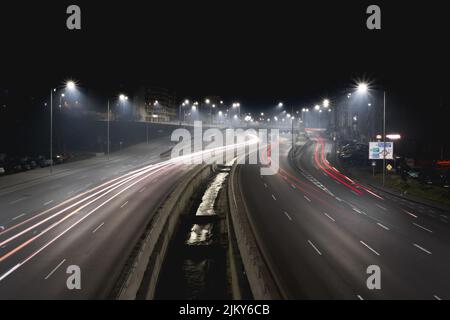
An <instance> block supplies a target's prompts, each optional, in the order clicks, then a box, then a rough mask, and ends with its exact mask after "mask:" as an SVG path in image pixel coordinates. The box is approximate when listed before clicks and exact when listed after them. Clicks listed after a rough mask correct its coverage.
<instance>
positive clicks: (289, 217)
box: [284, 211, 292, 221]
mask: <svg viewBox="0 0 450 320" xmlns="http://www.w3.org/2000/svg"><path fill="white" fill-rule="evenodd" d="M284 214H285V215H286V217H287V218H288V219H289V220H290V221H292V218H291V216H290V215H289V213H287V212H286V211H284Z"/></svg>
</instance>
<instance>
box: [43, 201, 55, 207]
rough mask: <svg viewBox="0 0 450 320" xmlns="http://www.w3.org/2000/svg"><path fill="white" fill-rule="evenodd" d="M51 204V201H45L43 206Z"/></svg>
mask: <svg viewBox="0 0 450 320" xmlns="http://www.w3.org/2000/svg"><path fill="white" fill-rule="evenodd" d="M52 202H53V200H50V201H47V202H46V203H44V206H48V205H49V204H50V203H52Z"/></svg>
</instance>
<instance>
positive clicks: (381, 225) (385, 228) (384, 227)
mask: <svg viewBox="0 0 450 320" xmlns="http://www.w3.org/2000/svg"><path fill="white" fill-rule="evenodd" d="M377 225H379V226H380V227H382V228H383V229H384V230H387V231H389V228H388V227H386V226H385V225H383V224H381V223H379V222H377Z"/></svg>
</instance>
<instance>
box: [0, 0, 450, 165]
mask: <svg viewBox="0 0 450 320" xmlns="http://www.w3.org/2000/svg"><path fill="white" fill-rule="evenodd" d="M5 2H6V1H3V2H2V4H1V5H0V6H1V10H0V30H1V43H2V45H1V53H0V57H1V62H2V63H1V65H2V67H1V68H2V69H1V75H0V88H1V89H2V90H5V89H7V90H8V92H14V96H15V97H17V96H20V97H21V98H14V99H15V100H14V101H13V102H11V104H12V105H14V107H15V108H17V109H18V112H22V113H26V112H27V110H28V108H30V105H29V104H28V103H27V101H30V99H28V97H35V98H36V99H39V98H40V97H42V96H45V95H46V94H47V91H48V89H49V88H50V87H53V86H55V84H56V85H58V84H61V83H62V81H63V80H64V79H67V78H74V79H77V80H78V81H79V84H80V85H81V86H82V87H84V88H89V90H93V91H95V92H96V94H98V95H100V96H101V95H105V96H106V95H111V94H113V93H116V92H118V91H119V90H123V91H129V92H132V91H134V89H135V88H136V87H137V86H139V85H158V86H163V87H167V88H170V89H172V90H174V91H176V92H177V94H178V95H179V96H180V97H203V96H206V95H218V96H221V97H224V99H239V100H240V101H242V102H243V105H245V106H246V107H247V108H248V109H249V110H251V109H252V108H253V109H256V108H264V106H266V107H269V106H271V105H273V104H275V103H276V102H277V101H279V100H282V101H285V102H287V103H293V104H296V105H303V104H311V103H314V102H315V101H317V100H318V99H321V98H322V97H325V96H327V97H334V96H341V95H343V94H344V92H345V91H346V90H348V89H350V88H351V87H352V85H353V82H354V81H355V80H357V79H365V80H369V81H371V82H373V86H374V88H375V89H377V90H379V91H380V93H381V91H382V90H387V92H388V104H389V106H391V109H390V120H389V121H390V122H389V125H390V126H391V127H392V128H399V129H400V130H402V132H405V133H406V134H407V135H409V136H414V137H415V139H420V140H421V141H424V142H425V141H428V140H430V139H432V140H433V141H437V142H436V145H443V144H446V146H447V148H450V145H449V142H448V140H450V139H449V136H450V135H449V134H448V127H449V126H448V122H449V120H448V119H449V118H450V117H449V116H448V114H449V112H448V110H449V106H450V103H449V98H448V90H447V88H449V87H450V83H449V82H450V81H449V79H448V76H447V75H448V72H449V60H448V57H449V56H450V55H449V49H448V45H446V42H448V39H449V34H448V33H449V32H448V30H449V28H448V25H447V21H448V17H447V16H446V10H445V6H444V5H443V3H444V2H443V1H442V2H435V3H430V2H427V3H424V4H421V5H417V4H415V2H413V1H386V2H380V1H377V2H376V4H378V5H380V7H381V10H382V30H378V31H369V30H367V28H366V26H365V20H366V17H367V15H366V14H365V9H366V8H367V6H368V5H369V4H372V2H369V1H309V2H311V3H314V4H307V2H306V1H267V2H262V1H245V5H244V4H243V2H244V1H164V2H157V1H131V0H130V1H114V2H113V1H71V2H68V1H39V2H36V1H33V2H31V1H25V2H23V1H20V2H14V4H12V3H11V4H7V3H5ZM93 2H95V4H93ZM439 3H440V4H439ZM69 4H78V5H80V7H81V9H82V30H81V31H69V30H67V29H66V28H65V20H66V17H67V15H66V14H65V8H66V7H67V6H68V5H69ZM19 101H20V102H19ZM3 120H5V119H3ZM449 153H450V151H447V154H449ZM449 156H450V154H449Z"/></svg>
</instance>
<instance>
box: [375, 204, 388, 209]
mask: <svg viewBox="0 0 450 320" xmlns="http://www.w3.org/2000/svg"><path fill="white" fill-rule="evenodd" d="M375 205H376V206H377V207H378V208H380V209H381V210H384V211H387V209H386V208H385V207H383V206H380V205H379V204H378V203H375Z"/></svg>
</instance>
